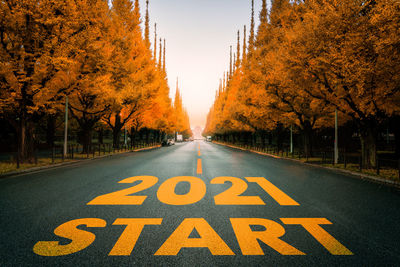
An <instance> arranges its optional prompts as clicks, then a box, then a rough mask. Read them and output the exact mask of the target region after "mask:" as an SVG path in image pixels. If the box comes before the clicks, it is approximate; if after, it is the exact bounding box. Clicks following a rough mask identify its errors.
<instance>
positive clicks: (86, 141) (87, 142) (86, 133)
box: [82, 126, 93, 154]
mask: <svg viewBox="0 0 400 267" xmlns="http://www.w3.org/2000/svg"><path fill="white" fill-rule="evenodd" d="M92 132H93V129H92V127H89V126H88V127H84V128H82V146H83V151H82V153H84V154H87V153H90V152H91V147H92Z"/></svg>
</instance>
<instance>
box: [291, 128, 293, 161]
mask: <svg viewBox="0 0 400 267" xmlns="http://www.w3.org/2000/svg"><path fill="white" fill-rule="evenodd" d="M290 153H291V154H293V124H292V125H290Z"/></svg>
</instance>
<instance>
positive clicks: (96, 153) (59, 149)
mask: <svg viewBox="0 0 400 267" xmlns="http://www.w3.org/2000/svg"><path fill="white" fill-rule="evenodd" d="M158 145H160V144H159V143H158V142H155V141H152V142H144V141H140V142H137V143H135V144H134V145H132V144H130V143H128V144H127V145H126V146H124V145H123V146H121V147H120V148H115V147H113V145H112V144H100V143H93V144H91V145H90V146H89V149H88V150H87V151H84V149H83V146H82V145H80V144H70V145H68V146H67V153H66V155H64V153H63V152H64V147H63V146H61V145H55V146H53V147H52V148H51V149H41V150H39V149H35V151H34V157H33V162H30V163H22V162H21V161H20V159H19V157H18V153H11V154H10V153H4V154H3V155H2V157H1V159H0V164H1V169H0V173H6V172H7V171H11V170H13V169H20V168H21V167H34V166H40V165H49V164H55V163H60V162H64V161H71V160H84V159H88V158H95V157H100V156H105V155H111V154H116V153H122V152H128V151H134V150H138V149H143V148H148V147H154V146H158ZM23 165H24V166H23ZM25 165H28V166H25Z"/></svg>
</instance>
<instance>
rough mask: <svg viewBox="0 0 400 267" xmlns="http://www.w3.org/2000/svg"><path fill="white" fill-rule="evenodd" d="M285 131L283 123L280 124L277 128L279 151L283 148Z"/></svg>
mask: <svg viewBox="0 0 400 267" xmlns="http://www.w3.org/2000/svg"><path fill="white" fill-rule="evenodd" d="M283 140H284V132H283V126H282V124H278V126H277V128H276V145H277V146H278V151H281V150H282V149H283Z"/></svg>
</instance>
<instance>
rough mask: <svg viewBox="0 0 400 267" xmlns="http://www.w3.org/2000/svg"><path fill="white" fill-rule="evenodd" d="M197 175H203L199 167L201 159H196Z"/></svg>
mask: <svg viewBox="0 0 400 267" xmlns="http://www.w3.org/2000/svg"><path fill="white" fill-rule="evenodd" d="M197 174H203V168H202V166H201V159H197Z"/></svg>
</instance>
